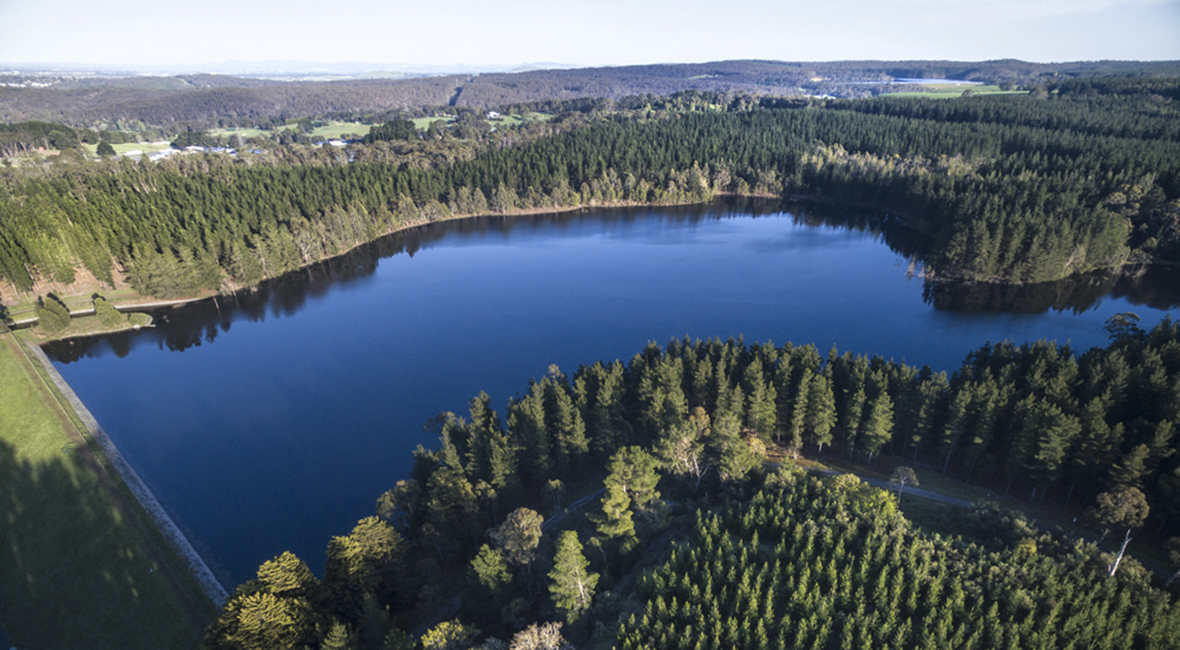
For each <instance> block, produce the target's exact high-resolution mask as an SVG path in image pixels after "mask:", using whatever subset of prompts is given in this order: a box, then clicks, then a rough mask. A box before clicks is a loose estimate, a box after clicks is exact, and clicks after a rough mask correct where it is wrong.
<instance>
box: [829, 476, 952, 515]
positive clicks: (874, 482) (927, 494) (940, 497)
mask: <svg viewBox="0 0 1180 650" xmlns="http://www.w3.org/2000/svg"><path fill="white" fill-rule="evenodd" d="M819 473H821V474H827V475H828V476H839V475H841V474H852V475H853V476H855V477H856V478H858V479H860V480H862V481H864V482H865V483H868V484H869V485H871V486H873V487H879V488H881V489H882V490H886V491H888V492H894V491H896V489H895V488H894V487H893V485H891V484H890V483H889V481H882V480H881V479H876V478H865V477H863V476H861V475H860V474H856V473H853V472H841V471H840V470H838V469H821V470H819ZM902 494H903V495H909V496H915V497H921V498H923V499H930V500H931V501H937V502H939V503H945V504H947V505H952V506H958V507H960V508H970V507H971V506H973V505H975V504H973V503H972V502H970V501H964V500H963V499H956V498H955V497H948V496H946V495H945V494H939V493H937V492H931V491H930V490H921V489H918V488H914V487H907V488H906V489H905V491H904V492H902Z"/></svg>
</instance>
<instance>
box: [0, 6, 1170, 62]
mask: <svg viewBox="0 0 1180 650" xmlns="http://www.w3.org/2000/svg"><path fill="white" fill-rule="evenodd" d="M743 58H758V59H776V60H788V61H830V60H846V59H889V60H899V59H954V60H986V59H999V58H1018V59H1024V60H1029V61H1041V62H1050V61H1077V60H1096V59H1142V60H1163V59H1180V1H1177V0H890V1H888V2H882V1H873V0H825V1H822V2H821V1H818V0H804V1H800V0H780V1H777V2H775V1H766V0H724V1H717V0H714V1H709V2H706V1H702V0H657V1H650V2H645V1H643V0H631V1H622V0H595V1H593V2H590V1H586V0H497V1H494V2H493V1H480V2H476V1H472V0H451V1H450V2H439V3H432V2H425V1H423V0H415V1H414V2H403V1H400V0H395V1H385V2H381V1H377V0H338V1H336V2H326V1H323V0H320V1H317V2H308V1H305V0H288V1H284V2H255V1H250V0H236V1H233V0H204V1H201V2H185V3H177V2H168V1H167V0H165V1H163V2H161V1H160V0H104V1H98V0H0V62H3V63H29V62H70V63H90V64H131V65H148V64H161V65H177V64H202V63H217V62H224V61H233V60H236V61H268V60H269V61H275V60H301V61H317V62H348V61H360V62H372V63H391V64H393V63H410V64H457V63H464V64H476V65H493V64H519V63H529V62H557V63H568V64H581V65H621V64H632V63H656V62H693V61H713V60H720V59H743Z"/></svg>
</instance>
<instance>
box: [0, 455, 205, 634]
mask: <svg viewBox="0 0 1180 650" xmlns="http://www.w3.org/2000/svg"><path fill="white" fill-rule="evenodd" d="M83 453H84V452H83V450H81V449H79V448H77V447H76V446H74V445H73V444H67V445H66V446H65V447H64V448H63V449H62V453H61V455H59V456H57V457H56V458H54V459H53V460H51V461H48V462H34V461H29V460H27V459H24V458H22V457H21V456H20V455H19V454H18V453H17V450H16V448H15V447H14V446H13V445H11V444H9V443H7V442H5V441H0V620H2V621H3V622H4V624H5V626H6V628H7V630H8V634H9V636H10V637H11V639H12V642H13V643H14V644H16V645H17V646H18V647H34V648H67V647H86V648H132V647H143V648H172V647H175V648H191V647H194V646H195V645H197V643H199V631H198V630H197V629H195V628H194V626H193V624H192V622H191V619H190V617H189V616H188V613H187V612H186V610H185V608H184V606H183V605H182V604H181V602H180V599H179V598H178V595H177V594H176V592H175V588H174V587H173V585H172V584H171V582H170V581H169V580H168V578H167V577H166V575H165V574H164V573H163V572H162V570H163V569H164V567H162V566H161V565H160V563H159V562H158V560H157V559H156V558H155V557H153V555H152V554H151V552H150V551H149V550H148V549H149V548H150V547H149V546H148V544H147V543H146V540H145V539H144V538H143V532H142V530H141V529H139V528H138V526H137V525H136V524H135V523H134V522H131V521H128V520H127V517H128V516H129V515H127V514H126V513H124V512H122V511H121V510H120V509H119V508H118V507H117V506H116V505H115V504H114V503H112V501H111V498H110V496H109V493H108V491H107V488H106V487H105V486H104V485H103V484H102V482H101V480H100V478H99V477H98V475H96V474H95V472H94V470H93V469H92V468H91V466H90V465H89V464H88V463H87V462H86V460H85V458H84V457H83Z"/></svg>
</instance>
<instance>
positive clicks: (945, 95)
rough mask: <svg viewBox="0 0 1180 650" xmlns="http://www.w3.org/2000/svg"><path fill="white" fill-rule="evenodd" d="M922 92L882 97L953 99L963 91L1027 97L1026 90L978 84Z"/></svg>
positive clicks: (937, 86)
mask: <svg viewBox="0 0 1180 650" xmlns="http://www.w3.org/2000/svg"><path fill="white" fill-rule="evenodd" d="M922 88H923V89H922V90H920V91H917V92H905V93H884V94H882V95H881V96H882V97H926V98H928V99H952V98H954V97H962V96H963V91H965V90H970V91H971V94H973V95H1026V94H1028V92H1027V91H1024V90H1000V87H999V86H980V85H976V84H924V85H923V86H922Z"/></svg>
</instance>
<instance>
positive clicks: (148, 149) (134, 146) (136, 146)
mask: <svg viewBox="0 0 1180 650" xmlns="http://www.w3.org/2000/svg"><path fill="white" fill-rule="evenodd" d="M82 146H83V147H84V148H85V149H86V153H88V154H90V155H91V156H96V155H98V145H96V144H84V145H82ZM171 147H172V145H171V144H169V143H167V142H124V143H122V144H112V145H111V148H112V149H114V150H115V153H117V154H120V155H122V154H125V153H127V152H128V151H142V152H144V153H156V152H157V151H163V150H165V149H169V148H171Z"/></svg>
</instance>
